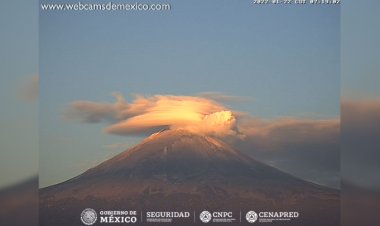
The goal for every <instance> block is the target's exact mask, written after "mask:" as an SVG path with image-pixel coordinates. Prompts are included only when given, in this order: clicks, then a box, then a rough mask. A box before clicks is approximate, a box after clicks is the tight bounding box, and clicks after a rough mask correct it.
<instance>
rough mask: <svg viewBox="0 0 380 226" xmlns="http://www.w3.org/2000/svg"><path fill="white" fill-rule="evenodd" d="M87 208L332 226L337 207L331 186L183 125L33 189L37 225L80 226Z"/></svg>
mask: <svg viewBox="0 0 380 226" xmlns="http://www.w3.org/2000/svg"><path fill="white" fill-rule="evenodd" d="M87 207H91V208H94V209H104V210H118V209H135V210H155V211H161V210H179V211H183V210H189V211H191V212H192V211H198V210H204V209H207V210H231V211H232V210H233V211H241V210H251V209H253V210H255V211H256V212H257V211H298V212H299V213H300V216H299V217H298V218H297V219H295V220H292V221H291V222H278V225H308V226H313V225H316V226H317V225H318V226H322V225H323V226H329V225H331V226H337V225H339V212H340V211H339V193H338V191H337V190H334V189H330V188H326V187H323V186H320V185H317V184H314V183H311V182H307V181H304V180H301V179H298V178H296V177H294V176H292V175H290V174H287V173H285V172H282V171H280V170H278V169H276V168H273V167H271V166H269V165H266V164H264V163H261V162H259V161H256V160H254V159H252V158H251V157H249V156H246V155H245V154H243V153H241V152H239V151H238V150H235V149H234V148H232V147H230V146H229V145H227V144H225V143H224V142H222V141H220V140H218V139H216V138H213V137H209V136H201V135H198V134H194V133H190V132H187V131H185V130H166V131H162V132H159V133H156V134H153V135H151V136H150V137H148V138H146V139H145V140H144V141H143V142H142V143H140V144H138V145H137V146H135V147H133V148H131V149H129V150H127V151H124V152H122V153H121V154H119V155H117V156H115V157H113V158H111V159H109V160H107V161H105V162H103V163H101V164H100V165H98V166H96V167H94V168H92V169H89V170H87V171H86V172H84V173H83V174H81V175H79V176H77V177H75V178H72V179H70V180H68V181H66V182H63V183H60V184H57V185H53V186H50V187H47V188H42V189H40V224H41V225H76V224H75V222H78V225H83V224H81V223H80V221H78V219H79V214H80V212H81V211H82V210H83V209H85V208H87ZM199 224H202V223H199ZM270 225H277V223H272V224H270Z"/></svg>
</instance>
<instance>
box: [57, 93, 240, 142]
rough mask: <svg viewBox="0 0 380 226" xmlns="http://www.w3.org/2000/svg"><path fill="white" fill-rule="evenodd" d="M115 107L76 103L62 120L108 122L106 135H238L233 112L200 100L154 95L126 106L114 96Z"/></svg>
mask: <svg viewBox="0 0 380 226" xmlns="http://www.w3.org/2000/svg"><path fill="white" fill-rule="evenodd" d="M114 96H115V97H116V99H117V101H116V103H113V104H111V103H96V102H90V101H76V102H73V103H71V104H70V107H69V109H68V110H67V111H66V112H65V114H64V116H65V118H67V119H74V120H79V121H82V122H101V121H106V122H109V123H110V125H109V126H108V127H107V128H106V129H105V131H106V132H107V133H111V134H119V135H132V134H145V133H152V132H157V130H160V129H163V128H171V129H179V128H180V129H187V130H189V131H191V132H195V133H199V134H207V135H214V136H220V137H223V136H228V135H235V134H237V131H236V130H235V129H236V119H235V116H234V114H233V112H232V111H230V110H229V109H228V108H227V107H225V106H223V105H222V104H220V103H218V102H216V101H214V100H211V99H207V98H203V97H194V96H170V95H166V96H165V95H155V96H151V97H143V96H136V97H135V99H134V101H133V102H131V103H128V102H127V101H126V100H125V99H124V97H123V96H122V95H121V94H118V93H115V94H114Z"/></svg>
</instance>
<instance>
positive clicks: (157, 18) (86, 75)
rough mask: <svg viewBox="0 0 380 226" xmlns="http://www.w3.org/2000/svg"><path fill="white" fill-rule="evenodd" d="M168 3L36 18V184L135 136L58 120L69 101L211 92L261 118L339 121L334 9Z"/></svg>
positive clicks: (61, 176)
mask: <svg viewBox="0 0 380 226" xmlns="http://www.w3.org/2000/svg"><path fill="white" fill-rule="evenodd" d="M44 2H46V1H44ZM54 2H57V1H54ZM65 2H70V1H65ZM170 3H171V5H172V10H171V11H169V12H160V13H150V12H132V13H128V12H57V11H56V12H40V74H41V100H40V109H41V113H40V119H41V120H40V132H41V133H40V182H41V184H40V186H42V187H43V186H47V185H50V184H54V183H57V182H61V181H64V180H66V179H69V178H71V177H73V176H76V175H77V174H79V173H81V172H83V171H84V170H86V169H88V168H89V167H92V166H94V165H96V164H97V163H99V162H101V161H103V160H104V159H106V158H109V157H111V156H113V155H115V154H117V153H119V152H121V151H123V149H119V150H118V149H116V150H109V149H107V148H105V147H104V146H105V145H108V144H112V143H126V144H130V145H131V144H134V143H137V142H138V141H139V140H140V139H141V138H133V137H119V136H115V135H107V134H105V133H103V132H102V129H103V128H104V125H102V124H75V123H68V122H65V121H63V120H62V117H61V114H62V111H63V110H64V109H65V106H67V104H69V103H70V102H72V101H75V100H92V101H113V97H112V96H111V93H112V92H114V91H120V92H122V93H123V94H125V95H126V97H127V98H128V99H129V100H131V99H130V98H131V94H132V93H139V94H144V95H150V94H172V95H194V94H197V93H199V92H207V91H217V92H222V93H225V94H229V95H235V96H245V97H249V98H251V99H252V100H253V101H251V102H243V103H235V104H233V105H232V107H233V108H234V109H236V110H239V111H245V112H248V113H250V114H251V115H254V116H257V117H261V118H266V119H273V118H279V117H304V118H305V117H306V118H336V117H339V97H340V96H339V95H340V76H339V75H340V36H339V34H340V9H339V7H328V6H284V7H278V6H276V7H274V6H266V7H258V6H253V5H252V4H251V1H234V2H232V1H220V0H218V1H216V0H215V1H191V2H190V1H186V2H185V1H170Z"/></svg>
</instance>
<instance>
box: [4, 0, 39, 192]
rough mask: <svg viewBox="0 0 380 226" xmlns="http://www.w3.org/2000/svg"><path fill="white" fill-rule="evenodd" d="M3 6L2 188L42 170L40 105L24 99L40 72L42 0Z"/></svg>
mask: <svg viewBox="0 0 380 226" xmlns="http://www.w3.org/2000/svg"><path fill="white" fill-rule="evenodd" d="M1 3H2V4H1V7H0V29H1V35H0V102H1V107H0V116H1V117H0V188H2V187H3V186H9V185H11V184H14V183H18V182H20V181H21V180H25V179H29V178H30V177H32V176H36V175H37V173H38V122H37V117H38V113H37V112H38V105H37V103H36V102H25V101H23V98H21V96H22V95H21V94H22V89H23V87H24V85H25V84H26V83H27V82H28V81H29V80H30V79H31V78H32V76H33V75H37V73H38V45H37V43H38V4H37V3H38V1H36V0H31V1H24V0H7V1H2V2H1Z"/></svg>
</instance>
